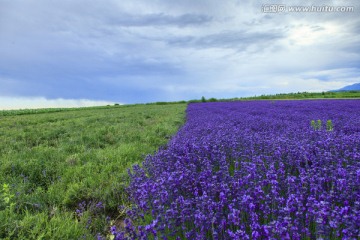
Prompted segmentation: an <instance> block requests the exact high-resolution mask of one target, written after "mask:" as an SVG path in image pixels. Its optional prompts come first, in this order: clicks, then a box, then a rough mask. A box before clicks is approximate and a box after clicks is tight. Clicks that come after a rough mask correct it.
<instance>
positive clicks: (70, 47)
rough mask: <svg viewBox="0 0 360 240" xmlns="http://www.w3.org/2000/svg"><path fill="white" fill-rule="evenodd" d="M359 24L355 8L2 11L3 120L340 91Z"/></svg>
mask: <svg viewBox="0 0 360 240" xmlns="http://www.w3.org/2000/svg"><path fill="white" fill-rule="evenodd" d="M269 4H272V5H274V4H275V5H277V6H278V5H279V4H280V5H281V6H285V10H281V12H277V13H275V12H274V11H275V10H272V11H273V12H269V9H274V8H271V7H272V6H270V5H269ZM293 6H300V7H306V6H328V7H336V6H350V7H353V11H352V12H329V11H328V12H324V11H323V12H314V11H313V12H304V11H303V12H292V11H291V9H290V8H291V7H293ZM279 11H280V10H279ZM359 16H360V1H358V0H338V1H336V0H333V1H332V0H325V1H324V0H301V1H297V0H257V1H247V0H242V1H236V0H225V1H218V0H196V1H194V0H181V1H180V0H178V1H175V0H152V1H148V0H131V1H118V0H61V1H60V0H59V1H49V0H26V1H23V0H0V109H9V108H34V107H52V106H54V107H59V106H60V107H66V106H69V107H74V106H89V105H106V104H113V103H119V104H132V103H146V102H156V101H179V100H190V99H200V98H201V97H202V96H204V97H205V98H212V97H214V98H233V97H245V96H254V95H261V94H274V93H289V92H299V91H300V92H302V91H328V90H334V89H339V88H341V87H344V86H346V85H351V84H353V83H357V82H360V64H359V62H360V17H359Z"/></svg>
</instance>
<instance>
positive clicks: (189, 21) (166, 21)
mask: <svg viewBox="0 0 360 240" xmlns="http://www.w3.org/2000/svg"><path fill="white" fill-rule="evenodd" d="M211 20H212V17H211V16H208V15H198V14H183V15H180V16H172V15H167V14H164V13H158V14H147V15H129V14H121V15H120V16H117V17H112V18H110V19H109V23H111V24H114V25H119V26H125V27H144V26H153V27H155V26H178V27H186V26H190V25H202V24H205V23H208V22H210V21H211Z"/></svg>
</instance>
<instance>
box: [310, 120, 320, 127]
mask: <svg viewBox="0 0 360 240" xmlns="http://www.w3.org/2000/svg"><path fill="white" fill-rule="evenodd" d="M310 125H311V127H312V128H313V129H314V130H321V120H320V119H318V120H317V121H315V120H311V123H310Z"/></svg>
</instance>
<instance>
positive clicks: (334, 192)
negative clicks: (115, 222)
mask: <svg viewBox="0 0 360 240" xmlns="http://www.w3.org/2000/svg"><path fill="white" fill-rule="evenodd" d="M128 191H129V194H130V197H131V200H132V201H133V202H134V208H132V209H130V210H129V211H128V218H127V219H125V225H126V228H124V229H120V228H119V227H118V229H116V227H115V226H114V227H112V233H113V234H114V235H115V238H116V239H148V238H150V239H152V238H155V239H156V238H159V239H359V238H360V231H359V229H360V101H359V100H318V101H316V100H304V101H248V102H227V103H220V102H219V103H197V104H190V105H189V106H188V109H187V121H186V124H185V125H184V126H183V127H182V128H181V129H180V131H179V132H178V133H177V135H176V136H174V137H173V138H172V140H171V141H170V142H169V144H168V145H167V146H166V147H165V148H163V149H160V150H159V151H158V152H157V154H155V155H153V156H148V157H147V158H146V160H145V162H144V163H143V166H141V167H139V166H135V167H134V169H133V170H132V172H131V183H130V186H129V188H128Z"/></svg>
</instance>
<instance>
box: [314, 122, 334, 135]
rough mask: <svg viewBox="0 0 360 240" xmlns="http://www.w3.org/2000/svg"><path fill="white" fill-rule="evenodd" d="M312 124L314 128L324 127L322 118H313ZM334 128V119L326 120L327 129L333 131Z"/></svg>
mask: <svg viewBox="0 0 360 240" xmlns="http://www.w3.org/2000/svg"><path fill="white" fill-rule="evenodd" d="M310 125H311V127H312V128H313V129H314V130H321V128H322V123H321V120H320V119H318V120H317V121H315V120H311V122H310ZM333 130H334V126H333V123H332V121H331V120H327V121H326V131H328V132H329V131H333Z"/></svg>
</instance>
